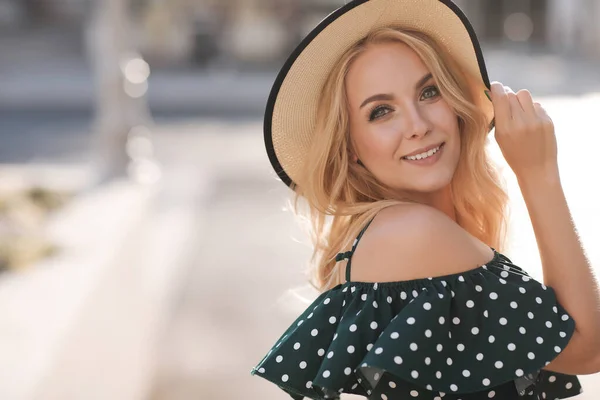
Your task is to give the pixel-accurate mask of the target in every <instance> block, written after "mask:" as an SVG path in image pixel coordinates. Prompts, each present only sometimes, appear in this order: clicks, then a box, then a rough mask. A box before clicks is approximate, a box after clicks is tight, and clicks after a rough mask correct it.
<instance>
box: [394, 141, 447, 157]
mask: <svg viewBox="0 0 600 400" xmlns="http://www.w3.org/2000/svg"><path fill="white" fill-rule="evenodd" d="M444 143H445V142H440V143H437V144H434V145H431V146H427V147H423V148H421V149H417V150H415V151H413V152H412V153H409V154H405V155H403V156H402V157H401V158H406V157H411V156H416V155H417V154H421V153H425V152H428V151H429V150H432V149H436V148H438V147H439V146H441V145H442V144H444Z"/></svg>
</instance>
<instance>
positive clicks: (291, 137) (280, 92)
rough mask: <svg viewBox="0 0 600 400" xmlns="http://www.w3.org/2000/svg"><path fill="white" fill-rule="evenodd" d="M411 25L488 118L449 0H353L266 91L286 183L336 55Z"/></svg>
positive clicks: (275, 160)
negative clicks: (374, 33) (442, 53)
mask: <svg viewBox="0 0 600 400" xmlns="http://www.w3.org/2000/svg"><path fill="white" fill-rule="evenodd" d="M388 25H394V26H402V27H406V28H412V29H417V30H419V31H422V32H425V33H426V34H429V35H430V36H431V37H433V38H434V39H435V40H436V41H437V42H438V43H439V44H440V45H441V46H440V47H441V48H443V49H445V50H446V51H447V52H448V54H449V55H450V56H451V57H453V58H454V59H455V60H456V61H457V62H458V63H459V65H460V66H461V67H462V69H463V71H464V72H465V73H466V75H467V79H468V82H469V86H470V89H471V91H472V95H473V98H474V99H475V101H476V104H477V105H478V106H479V107H480V108H481V109H482V110H483V111H484V113H485V114H486V116H487V119H488V122H489V123H490V129H491V123H492V120H493V117H494V110H493V106H492V103H491V102H490V101H489V100H488V99H487V97H486V96H485V93H484V90H486V89H489V88H490V83H489V79H488V76H487V71H486V67H485V63H484V60H483V54H482V52H481V47H480V45H479V41H478V40H477V37H476V35H475V31H474V30H473V27H472V26H471V24H470V23H469V21H468V20H467V17H466V16H465V15H464V14H463V12H462V11H461V10H460V9H459V8H458V6H457V5H456V4H454V3H453V2H452V1H450V0H354V1H351V2H349V3H347V4H345V5H344V6H342V7H340V8H338V9H337V10H335V11H334V12H332V13H331V14H329V15H328V16H327V17H325V19H323V20H322V21H321V22H320V23H319V24H318V25H317V26H316V27H315V28H314V29H313V30H312V31H311V32H310V33H309V34H308V35H307V36H306V37H305V38H304V39H303V40H302V42H301V43H300V44H299V45H298V46H297V47H296V48H295V49H294V51H293V52H292V54H291V55H290V56H289V57H288V59H287V61H286V62H285V64H284V65H283V67H282V68H281V70H280V71H279V74H278V75H277V78H276V79H275V83H274V84H273V87H272V89H271V93H270V95H269V99H268V102H267V107H266V111H265V119H264V136H265V146H266V149H267V154H268V155H269V160H270V161H271V165H272V166H273V168H274V169H275V172H276V173H277V175H278V176H279V177H280V178H281V180H282V181H283V182H284V183H285V184H287V185H288V186H290V185H291V184H292V182H295V183H298V182H297V180H295V179H297V177H298V175H299V171H300V168H302V164H303V157H304V155H305V154H306V153H307V151H308V148H309V145H310V141H311V140H312V134H313V131H314V128H315V125H316V114H317V102H318V99H319V94H320V92H321V90H322V87H323V84H324V82H325V80H326V78H327V75H328V74H329V72H330V70H331V69H332V67H333V66H334V64H335V63H336V62H337V60H338V59H339V57H340V56H341V55H342V54H343V53H344V52H345V51H346V50H347V49H348V48H350V47H351V46H352V45H353V44H354V43H355V42H356V41H358V40H360V39H361V38H363V37H364V36H366V35H367V33H369V32H370V31H371V30H374V29H376V28H379V27H383V26H388Z"/></svg>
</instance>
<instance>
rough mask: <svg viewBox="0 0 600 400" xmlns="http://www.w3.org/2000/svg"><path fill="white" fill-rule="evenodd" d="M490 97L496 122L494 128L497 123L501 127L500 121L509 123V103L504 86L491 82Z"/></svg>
mask: <svg viewBox="0 0 600 400" xmlns="http://www.w3.org/2000/svg"><path fill="white" fill-rule="evenodd" d="M490 93H491V97H492V104H493V105H494V118H495V122H496V126H498V123H500V125H502V123H503V122H502V121H510V120H511V118H512V116H511V111H510V103H509V100H508V95H507V93H506V91H505V90H504V86H502V84H501V83H499V82H493V83H492V84H491V91H490Z"/></svg>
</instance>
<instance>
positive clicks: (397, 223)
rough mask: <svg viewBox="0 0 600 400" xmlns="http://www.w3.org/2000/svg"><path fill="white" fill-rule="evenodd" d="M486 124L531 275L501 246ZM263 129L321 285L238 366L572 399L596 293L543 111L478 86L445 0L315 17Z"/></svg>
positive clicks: (375, 395) (500, 205) (388, 393)
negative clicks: (536, 268) (304, 217)
mask: <svg viewBox="0 0 600 400" xmlns="http://www.w3.org/2000/svg"><path fill="white" fill-rule="evenodd" d="M490 88H491V91H488V90H487V89H490ZM494 124H495V134H494V135H495V139H496V141H497V142H498V145H499V146H500V149H501V150H502V154H503V155H504V157H505V159H506V161H507V163H508V164H509V166H510V167H511V168H512V170H513V171H514V173H515V174H516V176H517V178H518V181H519V185H520V188H521V191H522V193H523V196H524V199H525V202H526V204H527V207H528V210H529V214H530V216H531V219H532V222H533V228H534V231H535V234H536V239H537V242H538V248H539V250H540V255H541V259H542V261H543V270H544V283H540V282H537V281H535V280H534V279H531V278H530V277H529V275H528V274H527V272H526V271H525V270H523V269H521V268H520V267H518V266H516V265H514V264H513V263H512V262H511V260H510V259H509V258H507V257H506V256H505V255H503V254H502V253H501V251H502V249H503V247H504V244H503V242H504V234H505V232H506V218H505V212H506V204H507V200H508V199H507V196H506V193H505V192H504V191H503V189H502V187H501V185H500V179H499V176H498V172H497V171H496V170H495V169H494V167H493V165H492V164H491V162H490V159H489V156H488V154H487V153H486V148H485V145H486V143H487V133H488V132H489V131H490V130H491V129H492V128H493V126H494ZM265 139H266V143H267V151H268V153H269V157H270V159H271V162H272V164H273V166H274V168H275V170H276V172H277V173H278V175H279V176H280V177H281V178H282V180H283V181H284V182H285V183H287V184H288V185H289V186H290V187H292V188H293V189H294V191H295V193H296V196H297V197H296V200H297V202H296V206H299V204H300V202H303V204H306V205H307V206H308V210H309V216H310V219H311V221H312V223H313V228H314V241H315V251H314V257H313V261H314V266H315V267H314V276H313V284H314V286H315V287H317V288H318V289H319V290H320V291H321V292H322V293H321V295H320V296H319V297H318V298H317V299H316V300H315V301H314V303H313V304H312V305H311V306H309V307H308V308H307V309H306V311H305V312H304V313H302V315H300V316H299V317H298V318H297V320H296V321H295V322H294V323H293V324H292V325H291V326H290V327H289V328H288V329H287V330H286V332H284V334H283V335H282V337H281V338H280V339H279V340H278V341H277V343H276V344H275V345H274V346H273V348H272V349H271V350H270V351H269V352H268V354H267V355H266V356H265V357H264V358H263V360H262V361H261V362H260V363H259V364H258V365H257V366H256V367H255V368H254V369H253V370H252V374H253V375H254V374H256V375H258V376H261V377H263V378H265V379H268V380H270V381H272V382H273V383H275V384H277V385H278V386H279V387H280V388H281V389H283V390H284V391H286V392H287V393H288V394H289V395H290V396H292V397H293V398H295V399H302V398H304V397H308V398H313V399H325V398H339V396H340V393H353V394H358V395H362V396H365V397H367V398H369V399H406V398H412V397H414V398H419V399H430V400H432V399H441V398H442V397H443V398H444V399H445V400H448V399H452V400H458V399H462V400H479V399H487V398H494V397H495V398H499V399H546V398H549V399H555V398H567V397H572V396H576V395H577V394H579V393H580V392H581V391H582V390H581V386H580V384H579V381H578V379H577V377H576V375H577V374H590V373H595V372H598V371H600V343H599V339H598V338H599V337H600V315H599V312H598V310H599V309H600V307H599V305H600V301H599V299H598V295H597V288H596V284H595V280H594V277H593V275H592V273H591V269H590V266H589V263H588V261H587V259H586V257H585V255H584V253H583V251H582V249H581V245H580V244H579V242H578V239H577V236H576V233H575V232H574V229H573V227H572V225H571V223H570V216H569V210H568V208H567V205H566V201H565V198H564V194H563V191H562V187H561V184H560V179H559V172H558V163H557V149H556V139H555V136H554V128H553V124H552V120H551V119H550V117H549V116H548V115H547V113H546V112H545V110H544V109H543V108H542V107H541V105H540V104H539V103H537V102H534V101H533V99H532V98H531V95H530V93H529V92H528V91H526V90H521V91H519V92H518V93H516V94H515V93H514V92H512V90H510V88H506V87H504V86H502V85H501V84H499V83H494V84H493V85H490V84H489V81H488V78H487V73H486V71H485V65H484V63H483V57H482V54H481V50H480V47H479V44H478V42H477V39H476V37H475V34H474V32H473V30H472V28H471V26H470V24H469V23H468V21H467V19H466V17H465V16H464V14H463V13H462V12H461V11H460V10H459V9H458V8H457V7H456V6H455V5H454V4H453V3H451V2H450V1H448V0H443V1H440V0H422V1H414V0H404V1H401V0H371V1H364V0H362V1H353V2H351V3H349V4H347V5H345V6H344V7H341V8H340V9H338V10H336V12H334V13H332V14H330V15H329V16H328V17H327V18H326V19H324V20H323V21H321V23H320V24H319V25H318V26H317V27H316V28H315V29H314V30H313V31H312V32H311V33H310V34H309V35H308V36H307V38H306V39H305V40H304V41H303V42H302V43H301V44H300V46H298V48H297V49H296V50H295V51H294V53H293V54H292V56H291V57H290V59H288V62H287V63H286V64H285V66H284V68H283V69H282V71H281V72H280V74H279V76H278V78H277V81H276V82H275V85H274V88H273V90H272V92H271V97H270V99H269V104H268V107H267V113H266V117H265ZM367 228H368V229H367ZM359 243H360V246H359ZM496 249H498V250H496Z"/></svg>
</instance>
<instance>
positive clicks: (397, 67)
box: [345, 43, 429, 97]
mask: <svg viewBox="0 0 600 400" xmlns="http://www.w3.org/2000/svg"><path fill="white" fill-rule="evenodd" d="M427 72H429V70H428V68H427V67H426V66H425V64H424V63H423V61H422V60H421V58H420V57H419V56H418V55H417V53H416V52H415V51H414V50H412V49H411V48H410V47H408V45H406V44H404V43H381V44H374V45H370V46H369V47H368V48H367V49H366V50H365V51H364V52H363V53H361V54H360V55H359V56H358V57H357V58H356V59H355V60H354V61H353V62H352V64H351V65H350V67H349V69H348V74H347V75H346V79H345V84H346V90H347V92H348V95H349V96H350V97H353V95H363V94H369V93H371V92H372V93H376V92H377V90H383V91H385V92H389V91H390V90H391V89H392V88H393V89H394V90H402V91H404V90H411V91H412V90H414V84H415V82H417V81H418V80H419V79H420V78H422V77H423V75H425V74H426V73H427ZM392 82H393V87H391V86H390V84H391V83H392Z"/></svg>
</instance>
